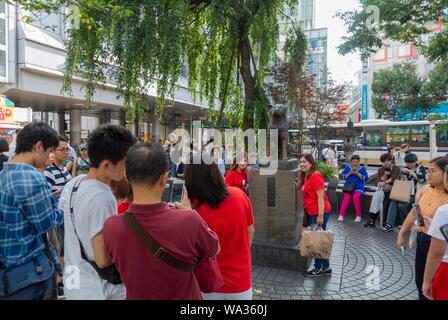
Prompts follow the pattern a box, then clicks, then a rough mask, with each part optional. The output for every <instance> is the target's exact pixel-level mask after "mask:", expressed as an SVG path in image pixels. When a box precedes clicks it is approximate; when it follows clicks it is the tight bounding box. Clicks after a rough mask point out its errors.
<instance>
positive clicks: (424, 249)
mask: <svg viewBox="0 0 448 320" xmlns="http://www.w3.org/2000/svg"><path fill="white" fill-rule="evenodd" d="M209 142H212V141H209ZM177 143H179V142H178V141H176V139H175V138H174V137H170V140H168V141H160V143H151V142H146V143H144V142H142V143H136V139H135V137H134V136H133V135H132V133H131V132H130V131H129V130H128V129H126V128H124V127H121V126H117V125H112V124H108V125H103V126H100V127H98V128H97V129H96V130H94V131H93V132H92V133H91V134H90V136H89V138H88V141H85V142H82V143H80V144H79V146H78V147H77V149H78V153H76V152H74V149H73V148H72V147H71V146H70V144H69V141H68V140H67V139H66V138H65V137H63V136H60V135H58V134H57V133H56V131H54V130H53V129H52V128H51V127H50V126H48V125H47V124H45V123H42V122H33V123H31V124H28V125H27V126H25V127H24V128H23V129H22V130H21V131H20V132H19V133H18V134H17V138H16V141H15V142H14V148H15V149H14V153H13V155H12V156H11V155H9V156H8V155H6V154H10V150H11V144H8V142H7V141H3V140H0V237H1V238H0V272H1V273H2V274H1V276H2V277H3V278H4V279H7V280H8V281H3V282H1V283H0V300H2V299H49V298H54V297H55V296H58V298H63V297H65V298H66V299H100V300H104V299H117V300H121V299H166V300H168V299H177V300H180V299H189V300H201V299H210V300H213V299H220V300H221V299H225V300H235V299H241V300H250V299H252V294H253V293H252V264H251V245H252V240H253V237H254V233H255V229H254V215H253V212H252V205H251V202H250V200H249V197H248V193H250V184H249V180H248V179H249V174H248V173H249V171H250V170H251V168H256V166H258V165H259V163H256V162H254V161H252V160H253V159H252V158H253V156H254V155H252V154H246V155H245V156H244V159H243V160H242V161H241V162H239V163H237V162H236V161H235V162H234V163H233V165H231V166H226V162H225V157H226V151H225V150H224V149H223V148H218V147H215V146H213V144H211V143H207V144H206V145H205V146H204V148H203V149H202V150H201V151H203V152H205V153H207V154H209V156H210V158H211V159H213V160H214V161H213V162H212V163H211V164H208V162H207V161H204V159H203V158H202V156H201V157H200V161H199V162H197V161H195V162H193V163H194V164H191V162H190V161H189V160H191V157H195V156H197V155H198V152H195V151H193V152H189V153H188V155H187V157H185V158H183V159H177V160H175V161H173V160H172V159H174V158H173V157H172V152H173V150H174V149H175V148H176V144H177ZM314 147H315V146H314ZM321 155H322V154H321ZM255 156H256V155H255ZM335 158H337V157H336V151H335V150H334V147H329V148H328V150H325V155H323V156H322V157H321V156H320V155H319V152H316V149H311V154H304V155H302V156H300V158H299V168H300V174H299V175H298V177H297V179H296V180H295V181H294V183H295V185H296V188H297V189H299V190H301V191H302V192H303V194H304V208H305V213H306V218H307V219H306V220H307V224H308V225H315V226H316V225H317V226H319V228H320V229H321V230H324V231H325V230H327V227H328V223H329V220H330V216H331V204H330V202H329V200H328V197H327V194H326V188H325V181H324V176H323V175H322V174H321V173H320V172H319V171H318V162H319V161H322V162H326V163H327V164H329V162H331V163H332V162H333V159H335ZM249 160H251V161H249ZM350 160H351V161H350V165H349V166H347V167H346V168H345V169H344V171H343V172H342V173H341V178H342V179H343V180H344V181H345V183H344V188H343V192H344V196H343V199H342V205H341V208H340V210H339V212H338V214H339V218H338V220H339V221H341V222H342V221H344V217H345V214H346V211H347V209H348V207H349V205H350V202H352V201H353V204H354V207H355V212H356V219H355V222H357V223H359V222H361V218H362V215H363V214H364V215H365V214H366V213H365V212H364V213H363V212H362V207H361V201H362V200H361V199H362V197H363V194H364V193H365V183H366V181H367V180H368V179H369V176H368V173H367V170H366V168H365V167H364V166H362V165H361V159H360V157H359V156H358V155H353V156H352V157H351V159H350ZM380 160H381V163H382V166H381V167H380V168H379V169H378V172H377V173H378V183H377V192H378V194H381V195H382V197H381V198H378V199H380V200H378V201H379V203H378V204H379V205H378V206H376V208H379V209H378V210H375V211H374V212H370V216H369V220H368V222H367V223H366V224H365V227H375V226H376V220H377V217H378V216H380V217H381V221H382V222H383V225H382V226H381V228H382V231H383V232H391V231H393V228H394V227H395V225H396V224H397V223H398V224H399V225H400V227H399V229H400V231H399V233H398V236H397V243H396V244H397V248H398V249H402V248H403V247H404V243H405V240H404V239H405V237H406V236H407V234H408V233H409V232H412V234H413V235H414V236H413V238H415V242H416V244H415V246H416V250H417V251H416V257H415V282H416V285H417V288H418V291H419V298H420V299H422V300H423V299H426V298H429V299H448V248H447V245H446V241H445V240H446V239H444V236H443V234H442V233H441V231H440V227H441V226H444V225H447V224H448V157H439V158H435V159H433V160H431V161H430V163H429V169H428V172H427V170H426V168H425V166H423V165H421V164H419V162H418V158H417V156H416V155H415V154H414V153H412V152H411V151H410V148H409V146H408V145H403V146H401V148H400V151H397V152H395V154H394V152H393V150H392V149H390V150H388V152H387V153H384V154H382V155H381V157H380ZM172 178H176V179H182V180H183V181H184V185H185V188H184V192H183V198H182V199H181V200H180V201H179V202H176V203H170V204H169V203H167V202H165V201H162V199H163V194H164V192H165V189H166V186H167V184H168V181H169V179H172ZM397 180H400V181H408V182H411V185H412V188H411V190H410V194H409V196H410V198H409V199H410V200H409V201H408V202H400V201H398V200H396V199H393V198H392V199H391V192H392V190H393V187H394V184H395V182H396V181H397ZM414 204H418V205H419V207H420V210H421V213H422V216H423V217H424V220H425V227H422V226H421V225H416V217H415V215H414V214H409V212H412V210H413V208H414V206H413V205H414ZM411 238H412V237H411ZM201 261H216V262H217V265H218V267H219V272H220V274H221V277H222V283H221V284H220V286H219V287H216V288H214V289H213V290H211V291H207V292H206V291H205V290H203V288H202V287H201V285H200V281H198V279H199V278H198V277H199V275H198V274H197V273H195V270H199V267H198V266H199V265H200V263H201ZM304 275H305V276H306V277H318V276H331V275H332V269H331V266H330V261H329V260H327V259H315V260H314V264H313V266H312V268H311V269H310V270H307V271H305V272H304ZM21 276H22V278H23V279H27V280H26V281H22V283H20V282H18V281H17V279H19V278H21Z"/></svg>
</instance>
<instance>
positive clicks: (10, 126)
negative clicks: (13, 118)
mask: <svg viewBox="0 0 448 320" xmlns="http://www.w3.org/2000/svg"><path fill="white" fill-rule="evenodd" d="M0 129H7V130H17V129H22V126H20V125H19V124H18V123H15V122H0Z"/></svg>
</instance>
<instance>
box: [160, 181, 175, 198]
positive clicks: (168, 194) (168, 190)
mask: <svg viewBox="0 0 448 320" xmlns="http://www.w3.org/2000/svg"><path fill="white" fill-rule="evenodd" d="M172 187H173V180H172V179H170V180H168V182H167V183H166V185H165V190H164V191H163V195H162V201H163V202H167V203H169V202H170V201H171V191H172Z"/></svg>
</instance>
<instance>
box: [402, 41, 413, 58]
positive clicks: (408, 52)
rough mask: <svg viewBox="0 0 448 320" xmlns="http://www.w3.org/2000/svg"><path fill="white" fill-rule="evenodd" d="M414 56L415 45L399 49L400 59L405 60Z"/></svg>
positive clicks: (404, 45) (405, 45)
mask: <svg viewBox="0 0 448 320" xmlns="http://www.w3.org/2000/svg"><path fill="white" fill-rule="evenodd" d="M413 56H414V45H413V44H403V45H401V46H399V47H398V58H400V59H405V58H411V57H413Z"/></svg>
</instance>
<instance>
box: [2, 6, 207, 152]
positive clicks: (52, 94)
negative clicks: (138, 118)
mask: <svg viewBox="0 0 448 320" xmlns="http://www.w3.org/2000/svg"><path fill="white" fill-rule="evenodd" d="M22 14H23V12H22V9H21V8H20V7H19V6H18V5H17V4H7V3H5V1H0V94H2V95H4V96H6V97H7V98H8V99H11V100H12V101H14V103H15V106H16V107H19V108H31V109H32V110H33V118H34V119H38V120H42V121H46V122H47V123H49V124H51V125H52V126H53V127H54V128H55V129H56V130H58V131H59V132H60V133H68V134H69V135H70V138H71V142H72V143H73V144H76V143H78V142H79V141H81V140H82V139H83V138H85V137H86V136H87V135H88V133H89V132H90V131H92V130H93V129H94V128H95V127H97V126H98V125H99V124H101V123H109V122H115V123H121V124H125V123H126V118H125V110H124V107H123V101H122V100H120V99H118V98H117V92H116V86H115V84H114V79H113V73H114V72H113V71H114V67H113V66H110V69H108V70H107V71H108V73H109V74H110V77H109V80H108V82H107V83H106V84H105V85H104V86H98V87H97V90H96V93H95V95H94V98H93V103H92V105H91V107H90V108H86V107H85V102H86V101H85V98H84V97H85V94H84V88H83V86H84V84H85V82H84V81H83V80H82V79H73V83H72V88H73V96H69V95H67V94H66V93H65V92H63V91H62V83H63V68H64V64H65V58H66V51H65V47H64V40H65V33H66V25H65V20H64V16H63V15H61V14H50V15H48V14H42V15H41V16H40V17H39V19H35V21H34V22H33V23H32V24H27V23H24V22H23V19H22ZM148 95H149V101H148V104H149V107H153V106H154V105H155V98H156V89H155V88H152V89H149V91H148ZM206 114H207V106H206V105H204V104H199V103H196V102H195V101H194V100H193V98H192V97H191V95H190V94H189V92H188V86H187V79H186V78H185V77H183V78H181V79H180V81H179V88H178V89H177V90H176V92H175V103H174V105H171V106H167V107H166V108H165V111H164V114H163V115H162V116H161V117H158V116H155V115H154V114H151V115H145V119H144V122H145V123H147V125H145V126H142V127H144V128H146V130H152V131H151V135H152V137H153V138H154V139H157V140H158V139H159V138H165V137H166V136H167V135H168V134H169V132H171V131H172V130H174V129H175V128H176V123H177V124H178V123H181V124H182V126H183V127H185V128H186V129H189V128H190V127H191V126H192V123H193V121H194V120H197V119H199V118H201V117H204V116H205V115H206Z"/></svg>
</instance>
